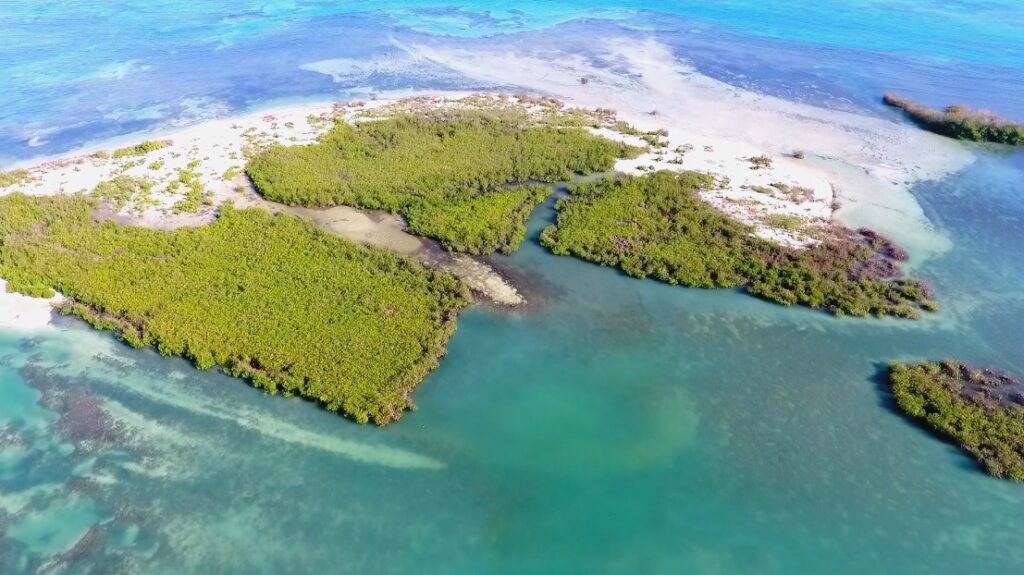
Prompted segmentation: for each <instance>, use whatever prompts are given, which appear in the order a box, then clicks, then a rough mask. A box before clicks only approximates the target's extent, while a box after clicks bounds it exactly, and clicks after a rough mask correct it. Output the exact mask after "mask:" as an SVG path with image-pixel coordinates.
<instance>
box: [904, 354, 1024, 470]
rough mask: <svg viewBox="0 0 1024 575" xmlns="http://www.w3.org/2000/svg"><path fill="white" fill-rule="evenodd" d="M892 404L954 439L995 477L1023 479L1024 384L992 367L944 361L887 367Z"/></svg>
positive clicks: (954, 441)
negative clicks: (894, 401) (893, 400)
mask: <svg viewBox="0 0 1024 575" xmlns="http://www.w3.org/2000/svg"><path fill="white" fill-rule="evenodd" d="M889 384H890V385H891V386H892V393H893V397H894V398H895V400H896V405H897V406H899V408H900V409H901V410H902V411H903V412H904V413H906V414H907V415H909V416H910V417H912V418H914V419H916V420H918V421H920V422H922V423H924V424H925V425H927V426H928V427H929V428H930V429H932V430H934V431H935V432H936V433H938V434H939V435H941V436H943V437H945V438H946V439H948V440H949V441H951V442H953V443H956V444H957V445H959V446H960V448H961V449H963V450H964V451H966V452H967V453H968V454H970V455H971V457H973V458H975V459H976V460H978V462H979V463H981V465H982V466H983V467H984V468H985V470H986V471H987V472H988V473H990V474H992V475H993V476H995V477H1000V478H1003V479H1009V480H1012V481H1016V482H1024V387H1022V386H1021V383H1020V381H1018V380H1017V379H1016V378H1014V377H1012V376H1009V375H1007V374H1003V373H999V372H997V371H994V370H991V369H977V368H973V367H970V366H968V365H966V364H964V363H962V362H958V361H954V360H946V361H943V362H941V363H934V362H924V363H920V364H916V365H908V364H902V363H894V364H892V365H891V366H890V368H889Z"/></svg>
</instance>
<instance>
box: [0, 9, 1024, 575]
mask: <svg viewBox="0 0 1024 575" xmlns="http://www.w3.org/2000/svg"><path fill="white" fill-rule="evenodd" d="M111 4H112V3H107V2H76V3H27V2H26V3H13V2H11V3H6V4H5V6H4V10H3V11H0V29H3V30H5V41H4V42H2V43H0V69H5V70H8V76H9V80H8V87H6V88H5V89H4V90H3V91H0V158H7V159H8V160H9V161H14V160H17V159H24V158H29V157H32V156H37V155H43V154H52V153H59V152H62V151H66V150H68V149H71V148H74V147H77V146H80V145H83V144H84V143H86V142H89V141H93V140H99V139H104V138H109V137H115V136H119V135H122V134H126V133H130V132H132V131H135V130H140V129H150V128H154V127H159V126H166V125H169V124H173V123H176V122H178V123H180V122H187V121H193V120H195V119H197V118H201V117H205V116H209V115H222V114H226V113H230V112H231V111H236V110H241V109H245V108H248V107H252V106H259V105H264V104H266V103H268V102H270V101H273V100H276V99H281V98H284V99H306V98H309V99H314V98H325V97H339V96H344V95H346V94H350V93H365V90H372V89H383V88H406V87H412V88H438V87H440V88H446V87H451V88H487V87H489V86H479V85H476V84H475V83H474V82H472V81H469V80H467V79H465V78H463V77H461V76H459V75H458V74H455V73H453V72H451V71H446V70H443V69H430V70H422V69H409V68H408V67H406V66H404V65H403V64H402V63H401V62H402V56H401V52H400V50H398V49H397V48H396V47H395V46H396V44H395V43H394V41H395V40H396V39H398V40H403V39H406V40H407V39H409V38H420V39H422V38H427V37H430V38H432V41H436V42H452V43H463V44H464V45H467V46H472V45H473V43H474V42H490V43H493V42H509V43H513V44H514V42H515V41H516V38H517V37H518V35H520V34H543V35H545V36H546V37H547V38H549V40H550V41H552V42H564V43H565V45H566V46H580V45H586V44H587V42H586V41H585V38H586V37H587V36H586V34H591V35H593V36H594V37H600V36H602V35H607V34H613V33H614V34H637V35H642V34H654V35H657V37H658V38H659V39H661V40H662V41H664V42H666V43H668V44H670V45H671V46H673V48H674V49H675V50H676V51H677V53H678V54H679V55H680V57H688V58H690V59H691V60H692V61H693V63H694V64H695V66H696V67H697V68H698V69H699V70H701V71H702V72H704V73H707V74H710V75H713V76H715V77H718V78H721V79H724V80H726V81H729V82H732V83H735V84H738V85H743V86H746V87H753V88H755V89H759V90H762V91H765V92H769V93H773V94H777V95H781V96H784V97H787V98H792V99H798V100H806V101H813V102H817V103H821V104H824V105H829V106H834V107H844V108H855V109H859V110H865V111H868V112H870V113H876V114H883V113H885V112H884V111H882V110H881V109H880V108H879V107H878V105H877V101H876V98H877V94H878V93H879V92H880V91H884V90H885V89H889V88H890V87H893V86H895V87H896V88H900V89H901V90H904V91H912V92H913V93H914V95H915V96H916V97H918V98H920V99H922V100H925V101H929V102H932V103H935V104H942V103H946V102H948V101H953V100H961V99H962V100H968V101H971V102H975V103H978V104H980V105H987V106H991V107H994V108H997V109H999V110H1000V111H1002V112H1004V113H1006V114H1010V115H1017V116H1021V117H1024V98H1022V97H1021V94H1020V92H1019V89H1017V90H1016V91H1013V89H1011V88H1012V87H1013V86H1018V85H1019V84H1018V83H1019V82H1020V81H1021V79H1022V70H1024V51H1022V50H1024V40H1022V38H1024V34H1022V32H1024V30H1021V23H1022V22H1024V12H1022V9H1021V8H1020V7H1019V6H1018V3H1016V2H1010V1H1008V0H1006V1H1003V0H994V1H989V2H981V3H978V2H949V1H946V2H937V1H914V2H911V1H895V2H887V3H884V4H883V3H875V2H866V1H859V0H857V1H849V2H836V1H833V2H820V1H819V2H809V1H807V2H804V1H802V0H797V1H794V2H789V3H787V5H786V7H785V8H780V7H777V6H772V7H771V8H769V7H768V6H769V4H768V3H763V2H753V1H745V0H727V1H722V2H713V3H712V2H699V3H698V2H692V3H691V2H671V3H670V2H618V3H616V2H586V3H584V2H561V3H552V2H516V3H511V4H509V3H502V4H501V5H500V7H498V6H497V3H488V2H475V3H462V4H461V5H460V7H459V8H457V9H452V8H448V7H443V8H442V7H437V6H432V3H430V2H389V3H376V2H361V3H358V4H356V3H344V2H341V3H339V2H331V3H328V2H273V1H265V2H241V1H229V0H222V1H219V2H190V3H183V2H170V1H162V2H145V3H141V2H123V3H118V6H119V7H118V8H111V7H110V5H111ZM378 9H379V10H378ZM367 10H374V11H370V12H367ZM636 10H642V12H636ZM581 17H585V18H588V19H587V20H579V18H581ZM552 26H555V27H556V28H553V29H552V28H551V27H552ZM492 34H501V35H502V36H499V37H492V38H487V37H486V36H489V35H492ZM86 47H88V49H87V48H86ZM574 49H582V48H574ZM337 58H351V59H355V60H360V59H362V61H373V62H377V63H378V66H377V68H375V70H376V71H374V72H370V73H366V74H361V73H354V74H352V75H350V76H348V77H346V78H345V79H344V81H343V82H341V83H335V82H334V80H332V78H330V77H329V76H326V75H323V74H318V73H314V72H310V71H308V70H303V69H302V66H303V65H305V64H308V63H310V62H315V61H320V60H325V59H337ZM389 61H390V62H393V63H394V65H391V66H390V67H388V66H384V67H383V69H384V71H383V72H381V71H380V70H381V66H379V64H380V63H381V62H389ZM964 78H968V80H965V79H964ZM976 155H977V156H978V159H977V161H976V162H975V163H974V164H973V165H971V166H970V167H969V168H967V169H966V170H965V171H964V172H962V173H959V174H956V175H954V176H951V177H949V178H947V179H945V180H943V181H939V182H927V183H924V184H921V185H919V186H917V188H916V189H915V190H914V191H915V195H916V196H917V198H918V199H919V201H920V202H921V204H922V205H923V206H924V208H925V212H926V213H927V215H928V216H929V218H930V219H931V220H932V221H933V222H934V223H935V224H936V225H937V226H938V227H939V228H940V229H942V230H943V231H944V232H945V234H946V235H948V236H949V238H950V239H951V240H952V245H953V247H952V249H951V250H949V251H948V252H946V253H945V254H943V255H942V256H940V257H937V258H934V259H931V260H929V261H927V262H925V263H924V264H922V265H921V267H920V268H919V269H918V270H915V271H916V273H918V274H919V275H921V276H923V277H924V278H925V279H926V280H928V281H930V282H931V283H933V284H934V285H935V287H936V289H937V292H938V296H939V298H940V300H941V301H942V302H943V303H944V308H943V311H942V312H941V313H939V314H938V315H936V316H934V317H930V318H927V319H925V320H922V321H919V322H901V321H896V320H885V321H876V320H851V319H844V320H838V319H833V318H830V317H827V316H825V315H822V314H819V313H815V312H811V311H808V310H801V309H787V308H782V307H778V306H774V305H771V304H768V303H764V302H761V301H758V300H756V299H753V298H750V297H748V296H745V295H743V294H741V293H738V292H732V291H715V292H709V291H700V290H687V289H682V288H677V287H671V286H667V285H662V284H658V283H654V282H641V281H637V280H633V279H629V278H626V277H624V276H622V275H621V274H619V273H617V272H615V271H612V270H610V269H607V268H600V267H597V266H593V265H589V264H586V263H583V262H579V261H576V260H571V259H567V258H556V257H554V256H551V255H549V254H548V253H546V252H545V251H544V250H543V249H542V248H540V247H539V246H538V245H537V244H536V242H535V240H531V241H530V243H528V244H527V245H526V246H525V247H524V249H523V250H522V251H521V252H520V253H518V254H516V255H515V256H512V257H511V258H503V262H502V263H503V264H504V265H506V266H508V267H509V268H510V269H511V270H512V271H513V272H514V275H515V276H517V277H521V278H522V279H524V280H525V281H526V283H527V284H528V285H529V286H530V291H531V295H532V296H533V300H534V301H535V303H536V305H535V308H534V309H532V310H531V311H529V312H524V313H516V314H498V313H494V312H491V311H488V310H486V309H483V308H476V309H473V310H471V311H469V312H467V313H466V314H465V315H464V316H463V318H462V319H461V321H460V324H459V329H458V333H457V334H456V336H455V338H454V339H453V341H452V343H451V348H450V353H449V355H448V356H447V357H446V358H445V359H444V360H443V362H442V366H441V368H440V369H439V370H438V371H437V372H436V373H434V374H433V375H431V376H430V377H429V378H428V379H427V380H426V382H425V383H424V384H423V386H422V387H421V389H420V390H419V391H418V392H417V395H416V400H417V403H418V405H419V410H418V411H416V412H414V413H410V414H409V415H407V416H406V418H405V419H403V420H402V421H401V422H400V423H399V424H397V425H393V426H391V427H388V428H386V429H376V428H370V427H360V426H357V425H354V424H352V423H349V422H347V421H345V420H343V419H341V418H339V417H337V416H334V415H331V414H329V413H325V412H323V411H322V410H320V409H317V408H316V407H314V406H312V405H309V404H308V403H306V402H303V401H300V400H297V399H283V398H279V397H269V396H265V395H263V394H261V393H259V392H258V391H255V390H253V389H251V388H249V387H247V386H246V385H244V384H242V383H240V382H237V381H235V380H232V379H229V378H227V377H224V376H221V375H217V374H214V373H199V372H196V371H195V370H194V369H192V368H191V367H190V366H189V365H188V364H187V363H185V362H183V361H179V360H168V359H165V358H161V357H159V356H158V355H156V354H155V353H152V352H145V351H133V350H130V349H127V348H125V347H124V346H122V345H120V344H118V343H116V342H115V341H114V340H113V339H112V338H110V337H109V336H107V335H104V334H100V333H96V332H93V331H91V330H89V329H87V328H85V327H84V326H82V325H81V324H79V323H77V322H73V321H70V320H58V322H57V324H58V328H59V329H55V330H50V331H46V332H41V333H39V334H35V335H33V334H16V333H6V334H3V333H0V572H2V573H5V574H6V573H12V574H21V573H37V572H52V571H56V572H66V573H96V574H100V573H103V574H106V573H145V574H148V575H159V574H164V573H168V574H169V573H182V572H186V573H224V574H234V573H238V574H251V573H268V574H286V573H365V572H371V571H372V572H376V573H439V574H442V573H443V574H450V573H467V574H469V573H473V574H478V573H509V574H512V573H515V574H519V573H545V574H551V573H566V574H569V573H630V574H634V573H699V574H733V573H735V574H740V573H744V574H746V573H778V574H793V573H808V574H811V573H823V572H828V573H837V574H839V573H842V574H845V573H850V574H862V573H922V574H924V573H927V574H943V573H965V572H968V573H1016V572H1024V550H1022V548H1021V546H1020V545H1019V534H1020V532H1021V530H1022V529H1024V488H1022V487H1021V486H1019V485H1013V484H1010V483H1005V482H1001V481H997V480H993V479H990V478H988V477H987V476H985V475H984V474H983V473H981V472H980V471H979V469H978V468H977V466H976V465H975V464H974V463H973V462H972V461H971V460H970V459H968V458H967V457H965V456H964V455H962V454H961V453H960V452H959V450H957V449H956V448H954V447H952V446H949V445H946V444H944V443H942V442H940V441H938V440H936V439H935V438H934V437H932V436H930V435H929V434H928V433H927V432H925V431H923V430H921V429H919V428H917V427H915V426H914V425H912V424H910V423H908V422H907V421H905V420H904V419H903V418H902V417H900V416H899V415H898V414H897V413H895V412H894V411H893V407H892V405H891V401H890V399H889V398H888V396H887V393H886V390H885V387H884V385H883V383H882V381H880V379H879V375H880V373H881V372H882V370H883V368H884V365H885V363H886V362H888V361H891V360H894V359H902V360H918V359H923V358H943V357H947V356H956V357H958V358H961V359H964V360H967V361H972V362H976V363H981V364H988V365H993V366H996V367H1000V368H1003V369H1007V370H1011V371H1016V372H1017V373H1024V355H1022V352H1021V350H1022V349H1024V330H1021V329H1020V325H1021V324H1022V321H1024V292H1022V291H1021V286H1022V285H1024V265H1022V260H1021V256H1020V254H1021V253H1024V234H1021V232H1020V230H1021V224H1022V222H1024V154H1020V153H1017V154H1011V153H1008V152H1006V151H1005V150H996V149H984V148H977V149H976ZM550 217H551V212H550V206H548V207H545V208H544V209H542V210H540V211H538V213H537V214H536V216H535V218H534V220H533V222H532V225H531V229H532V230H533V232H534V234H536V233H537V232H539V230H540V229H542V228H543V226H544V225H546V224H547V223H548V222H549V220H550Z"/></svg>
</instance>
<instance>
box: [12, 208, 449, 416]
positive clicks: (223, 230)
mask: <svg viewBox="0 0 1024 575" xmlns="http://www.w3.org/2000/svg"><path fill="white" fill-rule="evenodd" d="M95 206H96V200H95V199H93V198H86V197H83V196H56V197H40V198H30V197H26V196H24V195H21V194H12V195H9V196H5V197H3V198H0V277H3V278H4V279H6V280H8V282H9V289H11V290H13V291H17V292H20V293H23V294H26V295H30V296H37V297H46V296H50V295H52V294H53V292H54V291H55V290H56V291H57V292H60V293H61V294H63V295H64V296H65V297H66V298H67V299H66V300H65V302H64V303H63V305H62V310H63V311H64V312H65V313H68V314H74V315H77V316H80V317H82V318H83V319H85V320H86V321H88V322H89V323H91V324H92V325H94V326H95V327H97V328H101V329H109V330H112V331H114V332H116V333H118V334H119V335H120V337H122V338H123V339H124V340H125V341H126V342H127V343H129V344H131V345H133V346H137V347H142V346H153V347H155V348H156V349H157V350H158V351H159V352H160V353H162V354H164V355H172V356H183V357H186V358H189V359H191V360H192V361H193V362H194V363H195V364H196V366H197V367H199V368H201V369H207V368H211V367H214V366H221V367H223V368H224V370H225V371H226V372H227V373H229V374H232V375H234V376H238V377H242V378H245V379H247V380H249V381H251V382H252V383H253V384H254V385H255V386H257V387H260V388H263V389H265V390H267V391H268V392H272V393H274V392H280V393H284V394H295V395H299V396H302V397H305V398H308V399H311V400H315V401H317V402H320V403H322V404H323V405H324V406H326V407H327V408H328V409H331V410H334V411H340V412H344V413H345V414H347V415H348V416H350V417H352V418H353V419H355V420H356V421H359V422H367V421H372V422H375V423H377V424H381V425H383V424H386V423H388V422H391V421H394V420H397V419H398V418H399V417H400V416H401V415H402V412H403V410H405V409H408V408H411V407H412V401H411V399H410V396H411V393H412V391H413V390H414V388H415V387H416V386H417V384H418V383H419V382H420V381H421V380H422V379H423V377H425V376H426V374H427V373H428V372H429V371H430V370H431V369H433V368H434V367H435V366H436V365H437V362H438V359H439V358H440V357H441V356H442V355H443V354H444V352H445V345H446V342H447V340H448V338H449V337H450V336H451V334H452V333H453V332H454V330H455V322H456V319H457V315H458V312H459V311H460V310H461V309H462V308H463V307H465V306H466V305H468V303H469V295H468V291H467V289H466V288H465V287H464V286H463V285H462V284H461V283H459V282H458V281H457V280H456V279H455V278H454V277H453V276H451V275H449V274H447V273H443V272H436V271H431V270H427V269H425V268H423V267H422V266H421V265H419V264H417V263H415V262H412V261H410V260H407V259H405V258H402V257H400V256H396V255H393V254H390V253H386V252H383V251H380V250H376V249H371V248H367V247H362V246H359V245H356V244H353V243H351V242H348V241H346V240H343V239H341V238H338V237H336V236H334V235H331V234H329V233H327V232H323V231H320V230H319V229H317V228H316V227H314V226H313V224H310V223H307V222H305V221H303V220H300V219H297V218H294V217H290V216H273V215H271V214H269V213H267V212H265V211H263V210H258V209H251V210H238V209H235V208H233V207H231V206H230V205H229V206H225V207H224V208H223V209H222V212H221V215H220V217H219V218H218V219H217V220H216V222H214V223H213V224H210V225H207V226H203V227H199V228H183V229H179V230H176V231H173V232H165V231H156V230H152V229H147V228H140V227H132V226H119V225H116V224H114V223H112V222H104V223H100V222H97V221H96V220H95V219H94V217H93V210H94V208H95Z"/></svg>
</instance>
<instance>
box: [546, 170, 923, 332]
mask: <svg viewBox="0 0 1024 575" xmlns="http://www.w3.org/2000/svg"><path fill="white" fill-rule="evenodd" d="M714 185H715V178H714V177H713V176H712V175H710V174H705V173H697V172H682V173H677V172H669V171H661V172H656V173H653V174H647V175H644V176H640V177H632V176H624V177H620V178H616V179H605V180H600V181H596V182H590V183H584V184H580V185H577V186H574V187H573V188H571V190H570V195H569V196H567V197H565V198H562V199H560V200H559V201H558V204H557V207H556V210H557V212H558V220H557V223H556V224H555V225H553V226H551V227H549V228H548V229H546V230H545V231H544V233H543V234H542V236H541V242H542V243H543V244H544V245H545V246H547V247H548V248H549V249H551V251H552V252H553V253H555V254H557V255H573V256H576V257H579V258H582V259H584V260H587V261H591V262H595V263H599V264H601V265H606V266H613V267H617V268H620V269H622V270H623V271H624V272H626V273H627V274H629V275H631V276H634V277H638V278H646V277H653V278H656V279H659V280H662V281H665V282H668V283H671V284H678V285H683V286H687V287H697V288H737V287H742V288H744V289H746V290H747V291H748V292H750V293H751V294H753V295H756V296H758V297H761V298H764V299H766V300H769V301H773V302H777V303H781V304H784V305H803V306H807V307H811V308H815V309H823V310H826V311H829V312H831V313H834V314H836V315H855V316H868V315H875V316H898V317H910V318H913V317H917V316H918V315H919V314H920V312H921V311H922V310H927V311H932V310H934V309H936V307H937V305H936V303H935V302H934V301H933V300H932V297H931V293H930V290H929V288H928V287H927V286H925V285H924V284H923V283H921V282H919V281H916V280H912V279H904V278H902V277H901V276H902V274H901V272H900V269H899V262H900V261H901V260H904V259H906V253H904V252H903V250H901V249H900V248H898V247H897V246H895V245H893V244H892V243H891V242H889V241H888V240H887V239H885V238H884V237H882V236H879V235H878V234H875V233H873V232H871V231H869V230H861V231H857V232H853V231H850V230H846V229H842V228H838V229H833V230H831V231H829V232H828V234H827V235H826V237H824V238H822V239H821V241H820V242H818V243H816V244H815V245H812V246H810V247H808V248H806V249H802V250H800V249H793V248H788V247H785V246H782V245H779V244H776V243H773V242H769V241H766V240H763V239H760V238H758V237H756V236H755V235H753V234H752V230H751V229H750V227H749V226H747V225H744V224H742V223H740V222H738V221H736V220H734V219H732V218H730V217H729V216H727V215H726V214H723V213H722V212H719V211H718V210H716V209H715V208H713V207H711V206H709V205H708V204H707V203H706V202H704V201H703V200H701V199H700V197H699V196H698V192H699V191H700V190H703V189H708V188H711V187H713V186H714Z"/></svg>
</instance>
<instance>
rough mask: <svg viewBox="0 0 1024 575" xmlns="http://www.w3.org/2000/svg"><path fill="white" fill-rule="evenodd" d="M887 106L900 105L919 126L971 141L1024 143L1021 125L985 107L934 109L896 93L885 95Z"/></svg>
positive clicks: (1023, 129)
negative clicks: (978, 108) (982, 108)
mask: <svg viewBox="0 0 1024 575" xmlns="http://www.w3.org/2000/svg"><path fill="white" fill-rule="evenodd" d="M883 101H884V102H885V103H886V105H888V106H891V107H893V108H899V109H900V110H903V112H904V113H906V114H907V116H908V117H910V119H911V120H913V122H914V123H915V124H917V125H918V126H920V127H922V128H924V129H926V130H928V131H930V132H935V133H936V134H940V135H943V136H948V137H950V138H956V139H958V140H970V141H972V142H992V143H995V144H1008V145H1010V146H1024V124H1016V123H1013V122H1011V121H1009V120H1007V119H1006V118H1002V117H1000V116H998V115H996V114H994V113H992V112H989V111H986V110H975V109H972V108H970V107H968V106H964V105H955V106H949V107H947V108H946V109H945V110H937V109H935V108H930V107H928V106H925V105H922V104H919V103H917V102H915V101H913V100H911V99H909V98H904V97H902V96H898V95H896V94H892V93H889V94H886V95H885V96H884V98H883Z"/></svg>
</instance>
